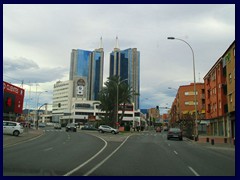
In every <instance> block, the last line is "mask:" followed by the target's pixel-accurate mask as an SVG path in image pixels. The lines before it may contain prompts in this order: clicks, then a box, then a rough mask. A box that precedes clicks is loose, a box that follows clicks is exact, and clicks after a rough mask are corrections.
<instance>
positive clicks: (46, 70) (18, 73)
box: [3, 58, 69, 83]
mask: <svg viewBox="0 0 240 180" xmlns="http://www.w3.org/2000/svg"><path fill="white" fill-rule="evenodd" d="M3 72H4V74H3V77H4V79H9V78H10V79H9V80H8V81H10V82H12V81H13V80H14V79H17V80H24V82H38V83H44V82H51V81H54V80H57V79H61V78H62V77H64V76H65V75H66V74H67V73H68V72H69V71H68V69H66V68H65V67H54V68H51V67H39V66H38V64H37V63H36V62H34V61H33V60H28V59H26V58H16V59H12V58H4V60H3ZM13 77H14V78H13ZM11 78H13V79H11Z"/></svg>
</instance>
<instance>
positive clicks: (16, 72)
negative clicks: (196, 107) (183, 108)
mask: <svg viewBox="0 0 240 180" xmlns="http://www.w3.org/2000/svg"><path fill="white" fill-rule="evenodd" d="M101 37H102V42H103V48H104V82H105V81H106V79H107V77H108V76H109V57H110V53H111V52H112V51H113V49H114V47H115V45H116V37H118V45H119V48H120V49H121V50H124V49H127V48H137V50H138V51H140V108H152V107H156V106H157V105H158V106H159V107H160V113H165V111H166V109H163V107H171V105H172V102H173V100H174V98H175V96H176V92H177V91H176V89H178V88H179V86H181V85H188V84H190V83H192V82H193V81H194V78H193V77H194V76H193V54H192V51H191V49H190V47H189V46H188V45H187V44H186V43H184V42H182V41H179V40H168V39H167V37H175V38H179V39H182V40H184V41H186V42H187V43H188V44H189V45H190V46H191V47H192V49H193V52H194V60H195V74H196V82H203V77H204V76H205V75H206V74H207V72H208V71H209V70H210V69H211V67H212V66H213V65H214V64H215V62H216V61H217V60H218V59H219V58H220V57H221V56H222V55H223V53H224V52H225V51H226V50H227V48H228V47H229V46H230V45H231V43H232V42H233V41H234V40H235V5H234V4H176V5H174V4H130V5H129V4H95V5H92V4H72V5H70V4H62V5H60V4H59V5H57V4H45V5H44V4H17V5H14V4H4V5H3V80H4V81H6V82H10V83H12V84H15V85H17V86H20V87H23V88H24V89H25V99H24V100H25V102H24V108H36V107H37V104H43V103H48V104H51V103H52V94H53V85H54V84H55V83H56V82H57V81H59V80H61V81H66V80H69V70H70V54H71V51H72V49H84V50H89V51H93V50H94V49H96V48H99V47H100V38H101ZM22 83H23V84H22ZM169 87H171V89H169ZM46 91H47V92H46ZM50 108H51V105H50Z"/></svg>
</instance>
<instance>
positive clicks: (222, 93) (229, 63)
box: [204, 41, 235, 143]
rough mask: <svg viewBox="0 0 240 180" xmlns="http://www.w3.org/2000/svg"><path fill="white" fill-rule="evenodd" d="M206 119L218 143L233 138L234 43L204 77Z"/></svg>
mask: <svg viewBox="0 0 240 180" xmlns="http://www.w3.org/2000/svg"><path fill="white" fill-rule="evenodd" d="M204 84H205V92H206V119H207V120H209V121H210V128H211V131H210V135H211V136H215V137H216V140H217V141H218V142H230V143H232V142H233V138H234V137H235V41H234V42H233V43H232V44H231V45H230V47H229V48H228V49H227V50H226V52H225V53H224V54H223V55H222V56H221V57H220V58H219V59H218V61H217V62H216V63H215V64H214V65H213V67H212V68H211V69H210V71H209V72H208V73H207V74H206V75H205V77H204Z"/></svg>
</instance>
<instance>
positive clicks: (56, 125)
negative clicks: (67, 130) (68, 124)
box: [54, 123, 62, 129]
mask: <svg viewBox="0 0 240 180" xmlns="http://www.w3.org/2000/svg"><path fill="white" fill-rule="evenodd" d="M61 128H62V126H61V124H60V123H55V124H54V129H61Z"/></svg>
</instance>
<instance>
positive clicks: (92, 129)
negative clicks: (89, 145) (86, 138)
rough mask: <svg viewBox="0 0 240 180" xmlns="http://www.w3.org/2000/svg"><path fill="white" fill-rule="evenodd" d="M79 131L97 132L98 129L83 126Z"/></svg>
mask: <svg viewBox="0 0 240 180" xmlns="http://www.w3.org/2000/svg"><path fill="white" fill-rule="evenodd" d="M81 130H89V131H97V130H98V129H97V128H95V127H93V126H91V125H85V126H83V127H82V128H81Z"/></svg>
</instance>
